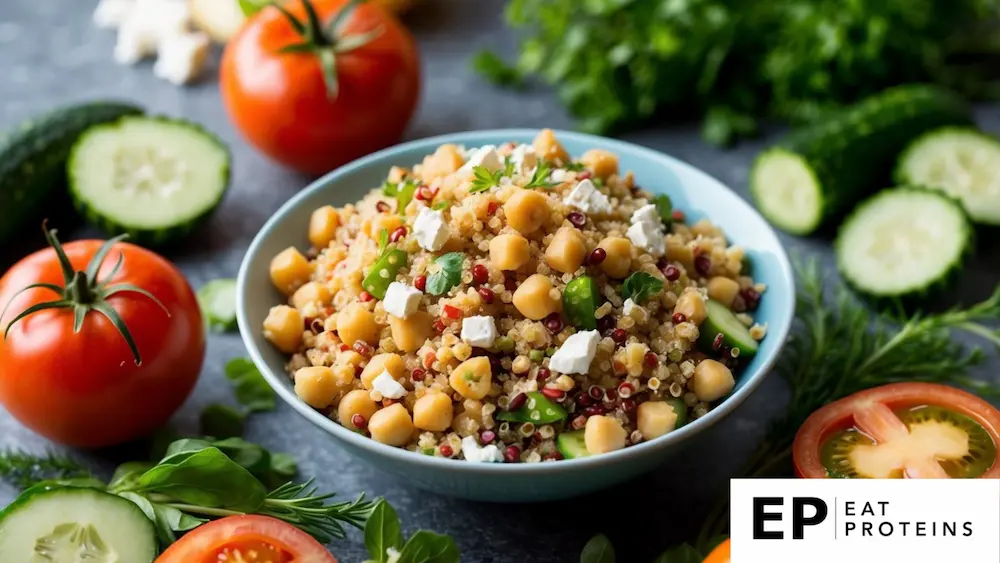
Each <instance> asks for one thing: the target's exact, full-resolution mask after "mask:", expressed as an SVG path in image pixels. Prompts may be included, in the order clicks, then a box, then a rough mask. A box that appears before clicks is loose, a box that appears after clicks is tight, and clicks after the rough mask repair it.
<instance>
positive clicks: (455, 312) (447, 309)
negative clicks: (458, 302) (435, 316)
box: [443, 305, 462, 319]
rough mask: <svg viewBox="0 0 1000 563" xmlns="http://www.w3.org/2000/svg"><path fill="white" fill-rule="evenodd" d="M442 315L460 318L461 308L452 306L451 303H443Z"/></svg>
mask: <svg viewBox="0 0 1000 563" xmlns="http://www.w3.org/2000/svg"><path fill="white" fill-rule="evenodd" d="M443 311H444V316H446V317H448V318H449V319H460V318H462V310H461V309H459V308H458V307H453V306H452V305H445V306H444V308H443Z"/></svg>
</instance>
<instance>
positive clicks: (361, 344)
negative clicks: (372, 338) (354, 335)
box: [352, 340, 372, 357]
mask: <svg viewBox="0 0 1000 563" xmlns="http://www.w3.org/2000/svg"><path fill="white" fill-rule="evenodd" d="M352 348H354V351H355V352H357V353H358V354H361V355H362V356H366V357H367V356H371V355H372V345H371V344H369V343H367V342H365V341H364V340H358V341H357V342H355V343H354V346H352Z"/></svg>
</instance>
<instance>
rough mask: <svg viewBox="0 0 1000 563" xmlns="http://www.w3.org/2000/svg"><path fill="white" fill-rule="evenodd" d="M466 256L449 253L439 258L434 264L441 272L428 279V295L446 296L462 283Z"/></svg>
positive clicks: (459, 253) (458, 253)
mask: <svg viewBox="0 0 1000 563" xmlns="http://www.w3.org/2000/svg"><path fill="white" fill-rule="evenodd" d="M464 261H465V255H464V254H462V253H461V252H449V253H448V254H445V255H443V256H439V257H438V259H437V260H435V261H434V262H435V263H436V264H437V265H438V266H440V267H441V270H440V271H438V272H435V273H433V274H431V275H430V276H428V277H427V293H430V294H431V295H444V294H445V293H448V290H449V289H451V288H453V287H455V286H456V285H458V284H459V283H461V282H462V263H463V262H464Z"/></svg>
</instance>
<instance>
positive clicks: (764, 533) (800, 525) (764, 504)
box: [753, 497, 830, 540]
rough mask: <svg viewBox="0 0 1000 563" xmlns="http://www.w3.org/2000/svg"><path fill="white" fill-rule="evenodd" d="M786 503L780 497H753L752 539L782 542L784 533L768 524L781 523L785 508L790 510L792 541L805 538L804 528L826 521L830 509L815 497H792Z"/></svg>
mask: <svg viewBox="0 0 1000 563" xmlns="http://www.w3.org/2000/svg"><path fill="white" fill-rule="evenodd" d="M789 500H790V502H788V503H786V502H785V499H784V498H782V497H753V539H755V540H783V539H785V532H784V531H782V530H781V529H776V528H779V526H777V525H773V524H772V525H771V526H768V524H767V523H768V522H782V521H783V520H784V519H785V514H786V508H789V507H790V508H791V522H792V539H794V540H801V539H804V538H805V529H806V526H817V525H819V524H822V523H823V521H824V520H826V517H827V514H829V512H830V509H829V508H828V507H827V505H826V502H824V501H823V499H820V498H816V497H792V498H791V499H789Z"/></svg>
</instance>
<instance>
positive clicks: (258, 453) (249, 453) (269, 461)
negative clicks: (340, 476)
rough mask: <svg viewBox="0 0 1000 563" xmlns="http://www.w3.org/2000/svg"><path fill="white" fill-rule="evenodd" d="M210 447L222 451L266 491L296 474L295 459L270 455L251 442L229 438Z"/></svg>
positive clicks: (283, 455)
mask: <svg viewBox="0 0 1000 563" xmlns="http://www.w3.org/2000/svg"><path fill="white" fill-rule="evenodd" d="M211 445H212V446H214V447H216V448H219V449H220V450H222V453H224V454H226V455H227V456H228V457H229V459H231V460H233V461H235V462H236V463H237V464H239V465H240V467H242V468H244V469H246V470H247V471H249V472H250V474H251V475H253V476H254V477H256V478H257V479H258V480H259V481H260V482H261V483H262V484H263V485H264V486H265V487H266V488H267V490H273V489H276V488H277V487H279V486H281V485H283V484H285V483H287V482H289V481H291V480H292V478H294V477H295V475H296V474H297V473H298V470H299V468H298V464H297V463H296V462H295V458H294V457H292V456H290V455H288V454H283V453H272V452H270V451H268V450H267V449H265V448H264V447H262V446H260V445H259V444H254V443H253V442H247V441H246V440H243V439H242V438H229V439H228V440H220V441H217V442H212V444H211Z"/></svg>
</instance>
